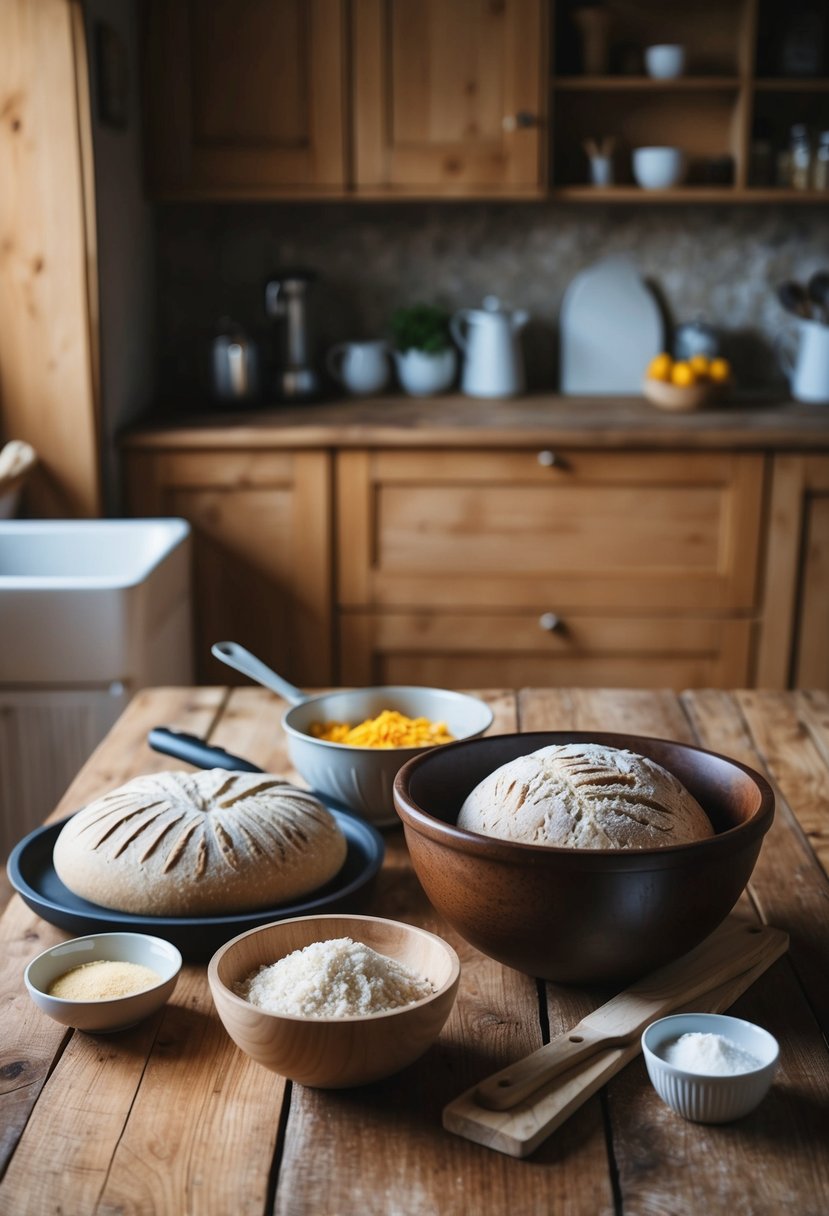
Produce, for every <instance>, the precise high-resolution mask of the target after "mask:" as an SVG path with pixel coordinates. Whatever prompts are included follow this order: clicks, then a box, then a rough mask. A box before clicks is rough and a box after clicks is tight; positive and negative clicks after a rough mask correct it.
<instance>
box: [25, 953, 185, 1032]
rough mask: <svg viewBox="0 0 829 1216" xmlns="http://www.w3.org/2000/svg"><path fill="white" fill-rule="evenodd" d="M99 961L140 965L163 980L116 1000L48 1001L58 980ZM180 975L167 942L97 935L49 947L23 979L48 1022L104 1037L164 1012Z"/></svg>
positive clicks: (177, 960)
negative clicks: (73, 969)
mask: <svg viewBox="0 0 829 1216" xmlns="http://www.w3.org/2000/svg"><path fill="white" fill-rule="evenodd" d="M99 960H108V961H112V962H119V963H120V962H127V963H141V964H142V965H143V966H145V967H150V968H151V969H152V970H153V971H155V972H157V974H158V975H159V976H161V979H160V982H159V983H158V984H156V985H155V986H154V987H153V988H147V989H145V990H144V991H143V992H136V993H133V994H132V996H121V997H116V998H115V999H114V1000H105V1001H70V1000H66V999H64V998H62V997H56V996H49V988H50V987H51V985H52V984H53V983H54V981H55V980H56V979H57V978H58V976H59V975H63V974H64V973H65V972H67V971H71V970H72V968H73V967H79V966H80V965H81V964H82V963H93V962H98V961H99ZM180 971H181V955H180V954H179V952H178V950H177V949H176V948H175V946H173V945H171V944H170V942H166V941H164V939H163V938H160V937H151V936H149V935H148V934H146V933H96V934H93V935H91V936H89V937H75V938H72V940H71V941H68V942H61V943H60V945H58V946H50V948H49V949H48V950H44V951H43V953H42V954H38V956H37V958H33V959H32V961H31V962H30V963H29V965H28V967H27V968H26V971H25V972H24V976H23V978H24V981H25V983H26V988H27V989H28V992H29V996H30V997H31V998H32V1000H33V1001H34V1003H35V1004H36V1005H37V1007H38V1008H39V1009H41V1010H43V1012H44V1013H46V1014H48V1015H49V1017H50V1018H53V1019H54V1020H55V1021H56V1022H60V1023H61V1025H62V1026H72V1027H74V1028H75V1029H76V1030H86V1031H88V1032H90V1033H97V1034H103V1033H108V1032H110V1031H114V1030H124V1029H125V1028H126V1027H127V1026H134V1025H135V1023H136V1022H140V1021H143V1019H144V1018H146V1017H149V1016H150V1014H151V1013H155V1011H156V1010H157V1009H160V1008H161V1006H162V1005H163V1004H165V1002H166V1001H168V1000H169V998H170V997H171V996H172V993H173V989H174V988H175V986H176V981H177V980H178V975H179V972H180Z"/></svg>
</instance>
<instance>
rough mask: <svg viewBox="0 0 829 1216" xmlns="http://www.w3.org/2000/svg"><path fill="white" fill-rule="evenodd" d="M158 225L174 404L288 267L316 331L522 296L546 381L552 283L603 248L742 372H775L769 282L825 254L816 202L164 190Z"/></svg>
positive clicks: (327, 339)
mask: <svg viewBox="0 0 829 1216" xmlns="http://www.w3.org/2000/svg"><path fill="white" fill-rule="evenodd" d="M157 233H158V242H157V250H158V255H157V256H158V268H157V269H158V292H159V298H158V318H159V331H158V336H159V383H160V384H162V385H163V386H164V394H163V395H164V396H165V397H167V398H168V399H169V398H170V397H174V398H175V399H177V400H178V401H180V402H181V403H182V404H183V403H184V402H185V401H187V400H200V399H201V400H203V397H204V391H205V386H206V384H207V368H208V350H209V344H210V340H211V338H212V336H213V333H214V332H215V327H216V322H217V321H218V319H219V318H220V317H222V316H223V315H224V316H231V317H233V318H234V319H235V320H237V321H239V322H241V323H242V324H244V325H245V326H247V327H248V328H249V329H250V330H251V331H252V332H253V333H254V335H255V336H256V337H258V338H259V339H261V341H262V343H263V346H264V349H265V351H266V353H267V351H268V349H272V343H273V333H272V330H271V328H270V326H269V323H268V322H267V321H266V319H265V316H264V310H263V297H264V292H263V288H264V283H265V281H266V279H267V278H268V276H269V274H270V273H271V272H273V271H274V270H278V269H284V268H286V267H291V266H302V267H309V268H312V269H314V270H316V271H317V272H318V273H319V276H320V282H319V284H318V286H317V288H316V293H317V294H316V317H317V320H318V341H319V345H320V347H323V346H325V345H326V344H329V343H332V342H334V341H337V340H339V339H342V338H358V337H369V336H378V335H385V333H386V332H387V325H388V319H389V316H390V315H391V313H392V311H393V310H394V309H395V308H396V307H398V306H399V305H401V304H407V303H414V302H416V301H429V302H437V303H441V304H443V305H444V306H446V307H447V308H448V309H449V310H454V309H455V308H461V307H475V306H476V305H478V304H479V303H480V301H481V299H482V298H483V296H484V295H487V294H495V295H497V296H499V297H500V298H501V299H502V300H503V301H504V302H505V303H508V304H509V305H511V306H513V307H521V308H526V309H528V310H529V311H530V313H531V315H532V318H533V324H532V325H531V326H530V327H529V329H528V331H527V332H526V338H525V353H526V356H527V367H528V376H529V381H530V386H531V387H534V388H545V389H549V390H555V388H556V374H557V372H556V364H557V355H556V351H557V334H556V325H557V318H558V311H559V307H560V304H561V299H562V296H563V293H564V290H565V288H566V287H567V284H568V283H569V281H570V280H571V279H572V277H573V276H574V275H575V274H576V273H577V272H578V271H579V270H581V269H582V268H583V267H585V266H587V265H589V264H590V263H591V262H594V261H595V260H597V259H598V258H600V257H602V256H605V255H607V254H610V253H620V252H626V253H629V254H630V255H631V256H632V257H633V258H634V259H635V261H636V264H637V265H638V266H639V268H640V270H641V272H642V274H643V275H644V276H645V277H646V278H647V279H649V280H650V281H651V282H652V283H653V284H654V285H655V287H656V288H657V289H658V291H659V293H660V295H661V297H662V299H663V301H664V304H665V306H666V310H667V312H668V316H669V318H670V320H671V321H672V322H674V323H680V322H683V321H688V320H693V319H694V317H695V316H697V315H701V316H702V317H703V318H704V319H705V320H706V321H707V322H709V323H711V324H713V325H715V326H716V327H717V328H718V329H720V330H721V332H722V333H723V335H724V341H725V344H726V349H727V353H729V354H730V355H731V356H732V358H733V359H734V362H735V365H736V367H737V371H738V374H739V375H740V379H741V382H742V383H743V384H744V385H746V386H748V387H759V386H764V385H768V384H771V383H773V382H775V381H777V382H779V378H780V377H779V371H778V369H777V363H776V358H775V354H774V344H775V341H776V339H777V338H778V336H779V335H780V334H781V333H783V332H784V331H785V330H786V329H787V328H789V326H788V323H787V319H786V314H785V313H784V312H783V311H782V309H781V308H780V305H779V304H778V302H777V299H776V297H775V294H774V289H775V287H776V285H777V284H778V283H779V282H781V281H782V280H783V279H786V278H792V277H794V278H798V277H799V278H805V277H807V276H808V274H810V273H811V272H812V271H813V270H815V269H817V268H818V267H820V266H824V265H829V206H827V207H817V206H792V207H784V206H780V207H759V206H758V207H751V206H742V207H739V206H728V207H711V206H686V205H682V206H667V205H665V206H649V207H641V206H636V207H633V206H631V207H620V206H612V207H611V206H608V207H602V206H598V205H597V206H593V205H590V206H582V207H576V206H553V205H549V204H531V203H510V204H507V203H500V204H494V203H493V204H473V203H422V204H410V203H406V204H403V203H401V204H382V205H381V204H373V203H366V204H325V203H307V204H279V205H270V204H246V205H235V204H233V205H227V204H223V205H176V206H163V207H159V208H158V209H157Z"/></svg>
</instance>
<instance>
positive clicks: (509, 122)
mask: <svg viewBox="0 0 829 1216" xmlns="http://www.w3.org/2000/svg"><path fill="white" fill-rule="evenodd" d="M540 126H541V119H540V118H539V116H538V114H532V113H531V112H530V111H529V110H519V111H518V113H517V114H505V115H504V117H503V118H502V119H501V129H502V130H503V131H508V132H512V131H526V130H528V129H529V128H531V127H540Z"/></svg>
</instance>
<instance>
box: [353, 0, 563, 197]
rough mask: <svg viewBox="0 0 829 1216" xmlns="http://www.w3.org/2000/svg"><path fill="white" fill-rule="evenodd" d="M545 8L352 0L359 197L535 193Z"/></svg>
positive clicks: (543, 107) (543, 104)
mask: <svg viewBox="0 0 829 1216" xmlns="http://www.w3.org/2000/svg"><path fill="white" fill-rule="evenodd" d="M546 8H547V6H546V4H543V3H542V0H354V7H353V14H354V43H353V54H354V63H353V80H354V85H353V96H354V152H355V165H356V174H355V175H356V187H357V189H358V191H360V192H361V193H369V194H377V193H381V194H386V195H388V194H394V193H397V194H400V195H401V196H403V195H408V196H412V195H417V194H424V195H426V194H439V195H444V196H445V195H451V194H457V195H469V196H474V195H476V194H477V195H485V196H487V197H490V198H491V197H494V196H497V195H499V194H504V195H507V196H509V195H513V196H515V195H537V194H541V193H543V183H544V180H545V150H546V121H545V120H546V113H547V97H546V93H547V90H546V87H545V83H546V79H547V55H546V46H547V28H546Z"/></svg>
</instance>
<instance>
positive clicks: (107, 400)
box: [84, 0, 156, 513]
mask: <svg viewBox="0 0 829 1216" xmlns="http://www.w3.org/2000/svg"><path fill="white" fill-rule="evenodd" d="M84 15H85V21H86V32H87V45H88V58H89V85H90V121H91V126H92V140H93V146H94V153H95V198H96V208H95V219H96V231H97V253H98V290H99V293H100V335H99V337H100V398H101V418H100V426H101V432H102V436H101V437H102V452H103V469H102V474H103V492H104V506H105V510H107V511H109V512H110V513H111V512H112V511H114V510H117V507H118V456H117V451H116V448H115V445H114V443H113V436H114V435H115V434H116V433H117V432H118V431H119V430H120V429H122V428H124V427H126V426H128V425H129V424H130V423H131V422H133V421H135V419H136V418H138V417H140V416H141V415H142V414H143V413H144V412H145V411H146V403H147V401H148V399H150V398H151V397H152V396H153V395H154V392H155V387H154V366H153V363H154V360H153V358H152V353H151V352H152V351H153V349H154V343H153V328H154V324H155V320H154V315H155V306H156V292H155V286H154V282H153V274H154V256H153V242H154V233H153V217H152V208H151V206H150V205H149V204H148V203H147V202H146V200H145V198H144V186H143V168H142V148H141V104H140V98H139V92H138V81H139V71H138V26H137V20H136V13H135V8H134V6H133V4H132V2H131V0H85V4H84ZM101 26H103V28H104V29H105V30H106V31H108V32H109V33H110V34H111V35H113V36H115V37H116V38H117V39H118V47H119V49H120V51H121V53H122V55H123V63H122V64H121V65H120V66H121V69H122V71H123V79H122V81H121V84H122V87H123V89H124V101H125V107H124V120H123V123H112V122H111V121H109V122H108V121H106V119H105V117H104V114H103V112H102V111H103V109H104V107H102V102H101V97H100V86H101V80H100V78H99V70H98V60H97V55H98V36H99V33H100V27H101Z"/></svg>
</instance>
